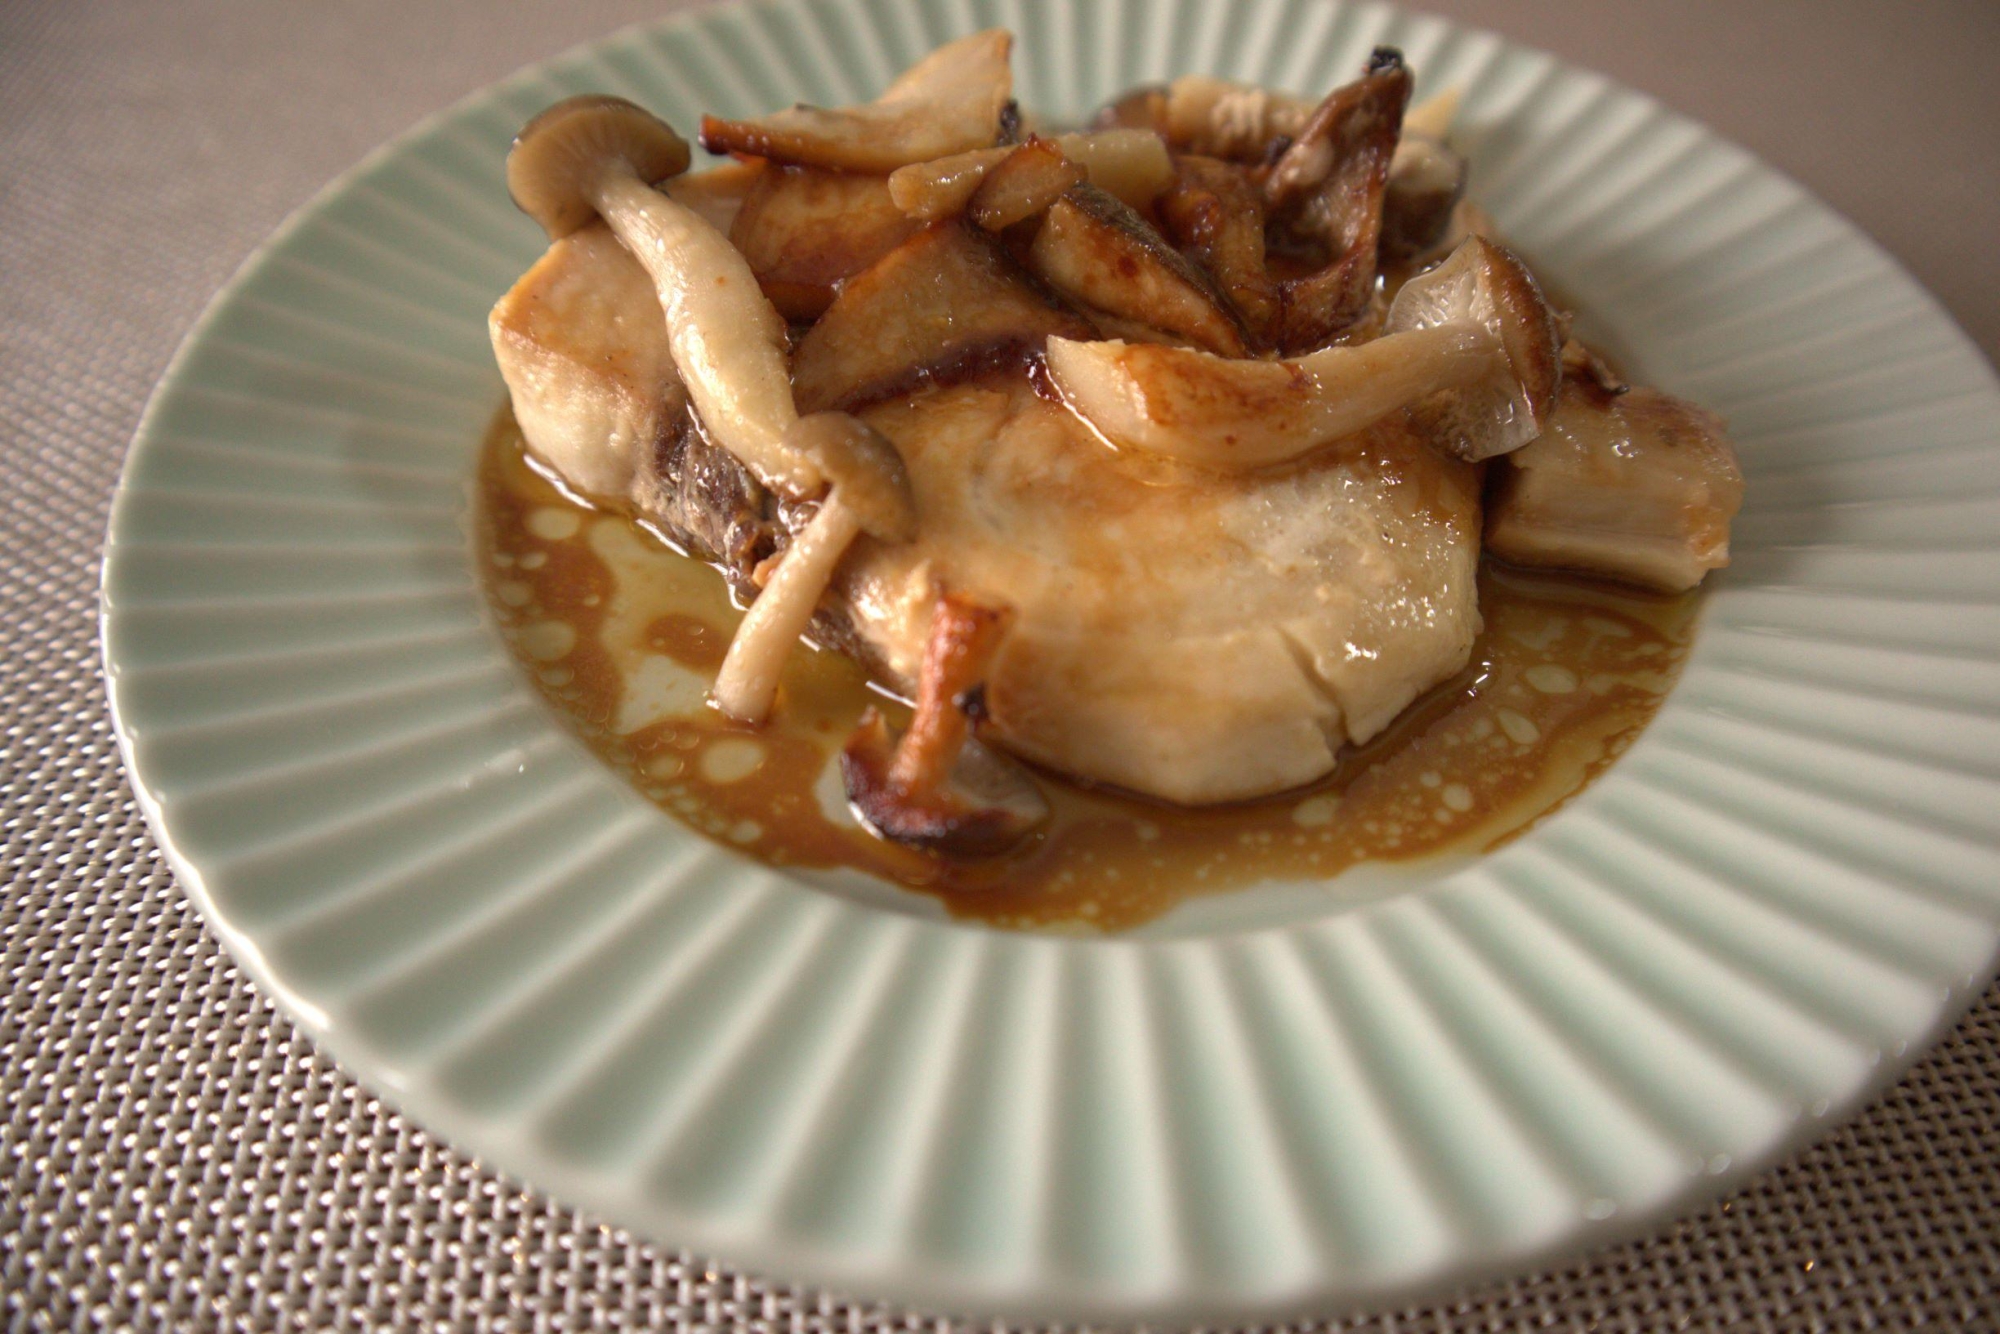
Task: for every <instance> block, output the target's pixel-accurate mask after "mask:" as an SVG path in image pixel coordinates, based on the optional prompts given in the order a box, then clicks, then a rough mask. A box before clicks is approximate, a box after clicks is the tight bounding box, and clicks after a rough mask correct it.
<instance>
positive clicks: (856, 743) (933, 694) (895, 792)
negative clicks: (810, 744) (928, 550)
mask: <svg viewBox="0 0 2000 1334" xmlns="http://www.w3.org/2000/svg"><path fill="white" fill-rule="evenodd" d="M1012 619H1013V617H1012V613H1011V612H1010V611H1009V610H1008V609H1007V608H1004V607H997V606H992V605H988V604H986V603H983V602H981V601H979V600H977V599H974V598H970V597H966V596H964V595H962V594H956V593H946V594H944V595H943V596H941V597H940V598H939V599H938V601H937V605H936V607H935V608H934V609H933V611H932V614H931V629H930V636H929V638H928V639H927V640H926V641H925V643H924V658H923V665H922V667H921V668H920V670H919V673H918V677H917V705H916V711H915V714H914V715H913V716H912V718H911V720H910V726H909V729H908V730H907V731H905V732H904V733H903V735H902V736H901V737H900V738H897V737H895V736H893V735H892V733H891V731H890V728H889V724H888V720H887V719H886V718H884V717H883V715H882V713H881V711H880V710H879V709H874V708H871V709H869V710H868V712H867V713H866V714H864V715H862V719H861V724H860V726H859V727H857V728H856V729H855V732H854V735H853V736H852V737H851V738H849V740H848V743H847V745H846V747H845V748H844V749H843V750H842V752H841V756H840V772H841V778H842V780H843V782H844V783H845V785H846V788H847V799H848V804H849V805H850V806H851V807H852V808H853V810H854V813H855V815H856V817H857V818H859V819H860V820H861V821H862V823H864V824H866V825H867V826H868V827H869V828H870V829H872V830H874V831H875V832H876V833H877V834H879V835H881V836H882V837H883V838H886V839H889V840H892V841H893V842H897V843H905V844H910V845H912V846H915V847H920V848H925V849H928V850H931V851H934V852H943V853H948V854H951V855H953V856H960V857H968V856H970V857H976V856H991V855H993V854H995V853H999V852H1004V851H1006V850H1007V849H1008V848H1009V847H1012V846H1013V845H1014V844H1016V843H1017V842H1019V841H1020V840H1021V838H1022V837H1024V836H1025V835H1026V834H1027V833H1028V832H1029V831H1030V830H1032V829H1034V828H1035V826H1037V825H1039V824H1041V823H1042V822H1043V821H1044V820H1046V819H1047V818H1048V815H1049V804H1048V801H1047V799H1046V798H1045V797H1043V796H1042V793H1041V790H1040V789H1039V788H1037V787H1036V786H1035V783H1034V780H1032V779H1031V778H1029V777H1028V775H1027V773H1026V771H1024V770H1023V769H1022V768H1021V767H1020V766H1019V765H1017V764H1015V763H1014V762H1012V761H1011V760H1008V759H1006V758H1005V757H1003V756H1001V755H1000V754H998V753H997V752H995V751H993V750H990V749H988V748H987V747H985V746H982V745H981V744H980V743H979V742H978V740H976V739H975V738H974V737H973V735H972V729H973V726H974V724H975V723H977V722H978V721H979V720H980V719H981V718H982V717H983V716H984V709H985V703H984V697H985V696H984V684H983V682H984V678H985V675H986V672H987V668H988V667H989V666H990V664H991V663H992V661H993V658H994V655H995V654H996V653H997V652H998V650H999V648H1000V643H1001V640H1002V639H1003V638H1004V637H1005V635H1006V633H1007V628H1008V626H1009V624H1010V623H1011V622H1012Z"/></svg>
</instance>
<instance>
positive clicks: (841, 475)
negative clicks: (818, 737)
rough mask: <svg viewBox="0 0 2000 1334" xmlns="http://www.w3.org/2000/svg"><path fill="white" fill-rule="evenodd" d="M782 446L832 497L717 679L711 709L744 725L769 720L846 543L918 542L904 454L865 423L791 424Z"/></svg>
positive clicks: (795, 546) (791, 551)
mask: <svg viewBox="0 0 2000 1334" xmlns="http://www.w3.org/2000/svg"><path fill="white" fill-rule="evenodd" d="M785 443H786V445H787V447H788V448H790V449H792V450H795V451H796V452H797V453H799V454H800V455H801V456H803V457H805V458H809V459H811V460H812V461H813V464H814V466H815V467H817V468H818V469H819V471H820V474H821V475H822V476H824V477H825V478H826V479H827V481H828V483H829V486H830V489H829V490H828V491H827V493H826V496H825V497H824V498H823V499H822V500H821V501H820V504H819V509H818V510H817V511H815V512H814V514H813V516H812V518H811V519H810V520H808V521H807V523H806V525H805V527H804V528H802V529H800V530H799V532H798V534H797V536H795V537H794V538H793V539H792V543H791V545H790V546H788V547H786V548H785V550H784V552H783V553H782V555H781V556H780V558H779V560H778V564H777V568H776V569H775V571H774V572H773V573H772V574H771V577H770V580H769V582H767V583H766V584H765V585H764V588H763V590H762V591H761V592H760V593H758V595H757V600H756V601H755V602H753V603H751V604H750V610H749V612H748V613H747V614H745V616H744V617H743V620H742V623H741V624H739V625H738V626H737V628H736V634H735V637H734V638H732V639H731V640H730V641H729V652H728V653H727V654H726V655H725V656H724V658H723V660H722V667H721V669H720V670H719V671H718V672H717V673H716V676H715V690H714V694H713V698H714V700H715V703H716V706H717V707H718V708H720V709H721V710H722V711H723V712H724V713H726V714H728V715H729V716H730V717H732V718H736V719H739V720H741V721H743V722H753V723H754V722H761V721H762V720H763V719H764V717H765V716H766V715H767V714H768V713H769V712H770V710H771V704H772V701H773V700H774V699H775V698H776V696H777V691H778V677H779V674H780V672H781V671H782V669H783V667H784V663H785V658H786V657H787V656H788V655H789V654H790V653H791V650H792V645H794V644H795V643H797V642H798V638H799V636H800V635H801V634H803V633H805V629H806V626H807V624H808V623H810V622H811V620H812V616H813V612H814V611H815V610H816V609H817V608H818V606H819V600H820V598H821V597H822V596H823V595H824V594H825V592H826V589H827V585H828V584H829V583H831V582H832V580H833V572H834V569H835V567H836V566H838V565H839V564H840V558H841V557H842V556H844V555H845V554H846V553H847V548H848V547H849V546H851V545H852V544H853V542H854V539H855V538H857V537H859V536H860V535H861V534H863V533H867V534H869V535H870V536H872V537H876V538H880V539H881V540H883V541H885V542H905V541H908V540H909V539H910V538H911V537H913V536H915V534H916V525H917V519H916V500H915V497H913V496H912V495H911V492H910V478H909V474H908V473H907V472H906V471H905V469H904V467H903V458H902V455H900V454H898V453H897V452H896V449H895V446H893V445H891V444H890V443H889V442H888V441H887V440H884V439H883V438H882V437H881V436H880V435H878V434H877V433H876V432H875V431H874V430H873V429H872V428H870V427H869V426H868V425H867V424H866V423H864V422H862V421H860V420H859V419H857V418H854V417H850V416H848V415H847V414H846V413H844V412H821V413H815V414H813V415H811V416H807V417H800V418H799V419H798V420H797V421H796V422H794V423H793V424H792V428H791V430H790V431H789V432H788V433H787V435H786V442H785Z"/></svg>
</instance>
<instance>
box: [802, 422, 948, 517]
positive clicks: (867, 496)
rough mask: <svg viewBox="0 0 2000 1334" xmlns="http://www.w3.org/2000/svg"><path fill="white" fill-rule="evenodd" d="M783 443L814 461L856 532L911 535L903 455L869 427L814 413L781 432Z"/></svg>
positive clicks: (911, 504)
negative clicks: (855, 523)
mask: <svg viewBox="0 0 2000 1334" xmlns="http://www.w3.org/2000/svg"><path fill="white" fill-rule="evenodd" d="M785 444H786V445H787V446H788V447H789V448H791V449H795V450H797V451H798V452H799V453H801V454H804V455H805V456H806V457H807V458H809V459H811V460H812V461H813V462H814V463H816V464H818V465H819V469H820V472H821V473H823V474H824V475H825V477H826V479H827V481H828V482H830V483H831V484H832V486H833V491H834V494H836V495H837V496H839V498H840V502H841V503H842V504H844V505H846V506H847V507H849V508H850V509H852V510H853V511H854V513H855V516H856V517H857V518H858V519H859V520H860V522H861V530H862V531H863V532H865V533H867V534H868V535H869V536H871V537H879V538H881V539H882V540H883V541H885V542H907V541H909V540H910V539H911V538H912V537H914V536H916V531H917V505H916V498H915V496H914V495H913V494H912V492H911V490H910V474H909V471H908V469H906V468H905V467H904V466H903V456H902V455H901V454H898V453H897V452H896V447H895V446H894V445H892V444H890V443H889V442H888V440H886V439H884V438H883V436H882V434H881V433H880V432H879V431H877V430H875V428H874V427H872V426H870V425H868V424H867V423H866V422H864V421H862V420H861V419H860V418H859V417H855V416H853V415H851V414H849V413H845V412H815V413H812V414H811V415H810V416H805V417H801V418H799V419H798V421H797V422H795V423H794V424H793V425H792V428H791V429H790V430H789V431H787V432H786V433H785Z"/></svg>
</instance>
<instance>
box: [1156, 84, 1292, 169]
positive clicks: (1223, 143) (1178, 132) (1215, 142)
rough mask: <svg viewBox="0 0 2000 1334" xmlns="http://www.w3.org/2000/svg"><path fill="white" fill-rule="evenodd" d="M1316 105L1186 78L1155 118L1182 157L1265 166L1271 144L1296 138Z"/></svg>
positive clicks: (1168, 94) (1248, 86)
mask: <svg viewBox="0 0 2000 1334" xmlns="http://www.w3.org/2000/svg"><path fill="white" fill-rule="evenodd" d="M1317 106H1318V103H1315V102H1312V101H1310V100H1308V99H1306V98H1303V97H1294V96H1292V95H1291V94H1289V93H1281V92H1273V91H1272V90H1270V89H1268V88H1259V87H1257V86H1256V85H1254V84H1247V83H1233V82H1231V81H1230V80H1228V79H1217V78H1213V77H1210V76H1209V75H1206V74H1188V75H1183V76H1182V77H1180V78H1178V79H1175V80H1174V81H1173V82H1172V83H1171V84H1169V85H1168V86H1167V92H1166V98H1165V104H1164V106H1162V107H1160V108H1159V115H1160V119H1161V129H1162V130H1163V132H1164V133H1165V134H1166V137H1167V142H1168V143H1170V144H1172V145H1173V146H1174V147H1175V148H1177V149H1179V150H1181V151H1182V152H1186V153H1199V154H1201V155H1202V156H1204V157H1219V158H1227V159H1230V160H1232V161H1237V162H1252V163H1254V162H1264V161H1268V160H1269V157H1270V152H1271V146H1272V145H1273V144H1274V143H1276V142H1278V141H1280V140H1285V139H1295V138H1297V137H1298V134H1299V132H1300V131H1301V130H1303V129H1304V128H1305V127H1306V123H1307V122H1308V121H1309V120H1311V119H1312V115H1313V111H1314V109H1315V108H1316V107H1317ZM1136 109H1137V108H1135V110H1136Z"/></svg>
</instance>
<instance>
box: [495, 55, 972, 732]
mask: <svg viewBox="0 0 2000 1334" xmlns="http://www.w3.org/2000/svg"><path fill="white" fill-rule="evenodd" d="M1003 54H1004V53H1003ZM687 165H688V151H687V144H686V143H685V142H683V141H682V140H681V138H680V136H679V135H677V134H675V133H674V132H673V129H672V127H671V126H669V125H667V124H666V123H665V122H664V121H662V120H660V119H659V118H658V117H656V116H654V115H652V114H650V113H649V112H647V111H645V110H643V109H642V108H640V107H637V106H634V105H633V104H632V103H630V102H627V101H625V100H623V99H622V98H616V97H596V96H586V97H573V98H570V99H568V100H566V101H563V102H558V103H557V104H556V105H554V106H552V107H550V108H549V109H548V110H546V111H544V112H543V113H542V114H541V115H539V116H537V117H535V118H534V119H533V120H531V121H529V122H528V124H527V125H526V126H525V127H524V128H523V129H522V131H521V134H520V137H519V138H517V139H516V140H515V141H514V147H513V149H512V151H511V152H509V153H508V155H507V186H508V189H509V191H510V192H511V193H512V194H513V196H514V201H515V202H516V203H517V204H519V205H520V206H521V208H522V209H523V210H524V211H525V212H527V213H528V214H529V216H531V217H533V218H534V219H535V220H536V221H537V222H539V223H541V224H542V227H543V229H544V230H545V231H547V232H548V234H549V236H550V237H551V238H552V239H553V238H560V237H563V236H567V235H569V234H570V233H571V232H573V231H575V230H576V229H577V228H579V227H582V226H584V225H585V224H586V223H588V222H589V221H590V219H591V217H592V216H593V215H594V216H597V217H600V218H602V219H603V220H604V221H605V222H606V223H607V224H608V225H609V226H610V228H611V230H612V233H613V234H614V235H616V236H617V238H618V241H619V243H620V244H621V245H623V246H624V247H625V249H626V250H628V251H629V252H631V254H632V257H633V258H634V259H636V260H638V261H639V264H640V266H641V267H643V268H644V269H645V270H646V273H647V275H648V276H649V277H650V278H651V279H652V281H653V285H654V287H655V289H656V290H657V292H658V294H659V298H660V308H661V311H662V313H663V314H664V315H665V317H666V326H667V339H668V346H669V349H670V351H671V352H672V355H673V360H674V366H675V369H676V370H678V371H679V373H680V376H681V380H682V382H683V383H685V384H686V386H687V390H688V396H689V397H690V398H691V399H692V400H693V402H694V407H695V410H696V412H697V413H698V414H699V415H700V418H701V420H702V423H703V424H704V425H705V426H706V427H707V429H708V431H709V433H710V434H711V435H712V436H713V437H714V438H715V440H716V442H717V443H718V444H720V445H721V446H722V447H723V448H724V449H726V450H728V451H729V452H730V453H731V454H733V455H734V456H735V457H736V458H737V459H738V460H739V461H740V462H741V463H742V464H743V465H744V466H745V467H747V468H748V469H749V470H750V472H751V473H752V474H753V475H754V476H755V477H756V478H757V480H758V481H760V482H762V483H763V484H764V485H765V486H766V487H768V488H770V489H771V490H772V491H774V492H776V493H777V494H778V495H780V496H781V497H784V498H786V499H789V500H794V501H806V500H811V499H812V498H814V497H815V496H822V495H823V499H822V500H821V503H820V508H819V511H818V513H817V514H815V515H814V516H813V517H812V519H811V520H810V521H809V522H808V523H807V524H806V526H805V528H804V530H802V531H801V532H800V533H799V535H798V537H797V539H796V540H794V541H793V543H792V545H791V546H790V547H789V548H788V549H787V550H786V551H785V553H784V555H783V556H782V557H781V558H780V559H779V561H778V565H777V569H776V571H775V572H774V573H773V574H772V575H771V579H770V583H769V584H768V585H767V586H766V588H765V589H764V592H763V595H762V596H761V597H759V598H758V599H757V603H756V605H755V606H754V607H753V608H752V609H751V611H750V613H749V615H747V616H746V617H745V618H744V620H743V624H742V626H741V627H740V628H739V629H738V631H737V635H736V638H735V640H734V641H733V642H732V643H731V644H730V646H729V652H728V654H727V656H726V658H725V660H724V662H723V665H722V672H721V675H720V678H719V679H718V680H717V682H716V687H715V699H716V703H717V704H719V705H720V706H721V707H722V708H723V709H724V710H725V711H727V712H728V713H730V714H731V715H732V716H734V717H737V718H740V719H742V720H744V721H746V722H761V721H762V720H763V718H764V716H765V715H766V714H767V713H768V712H769V711H770V708H771V701H772V699H773V698H774V697H775V695H776V693H777V688H778V675H779V672H780V671H781V669H782V668H783V666H784V661H785V655H786V654H787V653H788V652H789V651H790V649H791V645H792V643H793V641H795V640H796V639H797V638H798V637H799V635H800V633H801V632H803V631H804V630H805V628H806V625H807V623H808V622H809V621H810V620H811V619H812V614H813V610H814V608H815V607H816V606H817V605H818V603H819V598H820V595H821V594H822V593H824V592H825V591H826V587H827V584H828V582H829V581H830V580H831V579H832V577H833V571H834V567H835V566H836V565H838V564H839V562H840V558H841V556H842V555H843V554H844V553H845V552H846V550H847V548H848V546H849V545H850V544H851V543H852V542H853V541H854V538H855V536H856V534H858V533H860V532H862V531H864V530H865V531H867V532H870V533H873V534H875V535H876V536H877V537H879V538H882V539H883V540H885V541H904V540H907V539H908V538H909V537H910V536H911V535H912V534H913V532H914V530H915V526H916V518H915V511H914V508H913V506H912V503H911V499H910V489H909V478H908V476H907V475H906V474H905V473H904V471H903V464H902V459H901V457H900V456H899V455H898V454H897V453H896V451H895V449H894V447H893V446H891V445H890V444H889V443H888V442H887V441H885V440H883V439H882V438H881V437H880V436H878V435H876V434H875V433H874V432H872V431H870V430H869V429H868V428H867V427H866V426H864V425H863V424H862V423H860V422H859V421H855V420H854V419H852V418H847V417H838V416H837V414H820V415H819V416H817V417H809V418H805V419H803V420H802V419H801V418H800V417H799V414H798V409H797V407H796V406H795V405H794V402H793V399H792V382H791V371H790V368H789V366H788V365H787V362H786V346H787V338H786V331H785V323H784V321H783V320H782V319H781V318H779V316H778V312H777V311H776V310H775V309H773V308H772V306H771V303H770V301H769V300H768V299H766V298H765V296H764V293H763V291H762V289H761V288H760V287H759V286H758V284H757V279H756V277H755V275H753V274H752V273H751V271H750V265H749V263H748V262H747V261H746V260H745V259H744V258H743V256H742V254H741V253H739V252H738V251H737V249H736V247H735V246H733V245H731V244H730V243H729V238H728V237H726V236H724V235H723V234H722V233H721V232H720V231H718V230H717V229H716V228H715V226H714V225H713V224H711V223H710V222H708V221H707V220H706V219H705V218H703V217H702V216H701V215H700V214H698V213H696V212H695V211H694V210H693V209H690V208H688V207H687V206H686V205H684V204H681V203H680V202H678V201H677V200H674V199H671V198H669V197H668V196H666V195H664V194H662V193H660V191H658V190H657V189H655V188H654V187H653V184H652V183H653V182H655V181H658V180H661V179H663V178H665V177H668V176H672V175H674V174H676V173H678V172H681V171H684V170H686V168H687ZM829 487H830V488H831V490H829Z"/></svg>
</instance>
